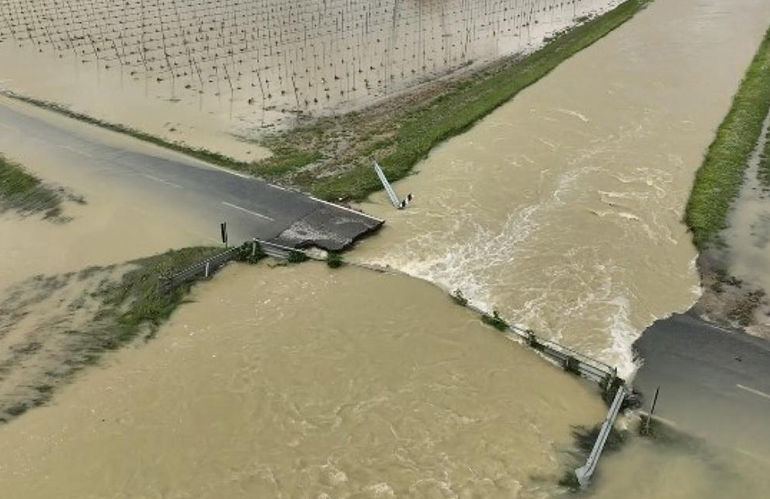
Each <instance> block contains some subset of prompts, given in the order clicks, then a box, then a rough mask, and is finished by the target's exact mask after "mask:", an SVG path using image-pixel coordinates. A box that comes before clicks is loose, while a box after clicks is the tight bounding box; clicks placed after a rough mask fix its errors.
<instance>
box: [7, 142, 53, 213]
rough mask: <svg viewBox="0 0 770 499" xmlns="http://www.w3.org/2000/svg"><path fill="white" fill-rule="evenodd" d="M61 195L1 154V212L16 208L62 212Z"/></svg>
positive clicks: (36, 211)
mask: <svg viewBox="0 0 770 499" xmlns="http://www.w3.org/2000/svg"><path fill="white" fill-rule="evenodd" d="M60 204H61V196H60V195H59V194H58V193H57V192H56V191H54V190H53V189H51V188H50V187H48V186H46V185H45V184H43V183H42V182H41V181H40V179H39V178H37V177H35V176H34V175H32V174H30V173H29V172H27V171H26V170H25V169H24V167H23V166H21V165H20V164H18V163H15V162H13V161H10V160H9V159H7V158H5V156H3V155H2V154H0V213H1V212H3V211H7V210H16V211H19V212H21V213H22V214H32V213H40V212H45V214H46V217H56V216H58V215H59V214H60V213H61V207H60Z"/></svg>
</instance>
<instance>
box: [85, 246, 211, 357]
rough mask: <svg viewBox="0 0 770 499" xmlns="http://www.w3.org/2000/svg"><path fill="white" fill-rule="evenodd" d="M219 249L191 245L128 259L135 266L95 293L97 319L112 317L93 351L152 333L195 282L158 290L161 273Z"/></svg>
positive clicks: (199, 258)
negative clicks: (97, 300) (98, 306)
mask: <svg viewBox="0 0 770 499" xmlns="http://www.w3.org/2000/svg"><path fill="white" fill-rule="evenodd" d="M220 252H222V249H221V248H217V247H208V246H203V247H192V248H184V249H179V250H171V251H167V252H166V253H163V254H160V255H156V256H152V257H149V258H143V259H141V260H136V261H134V262H131V263H132V264H134V265H136V267H137V268H136V269H134V270H131V271H129V272H128V273H126V274H125V275H124V276H123V278H122V279H121V280H120V281H119V282H117V283H111V284H109V285H107V286H106V287H105V288H103V289H101V290H100V292H99V295H98V297H99V298H100V299H101V301H102V306H103V309H102V311H101V312H100V316H99V318H100V319H105V318H106V317H112V320H111V321H110V322H112V321H114V322H113V324H114V326H113V327H111V328H109V330H108V331H105V332H104V334H102V335H99V336H95V337H94V338H95V341H97V343H95V344H94V345H93V349H94V350H95V351H101V350H112V349H115V348H118V347H120V346H121V345H124V344H126V343H128V342H130V341H132V340H133V339H134V338H136V337H137V336H138V335H139V334H140V333H144V334H147V335H148V336H152V335H153V334H154V333H155V332H156V331H157V329H158V328H159V327H160V325H161V324H163V323H164V322H165V321H166V320H167V319H168V318H169V317H170V316H171V314H172V312H173V311H174V310H176V308H177V307H178V306H179V305H180V304H181V303H183V301H184V299H185V298H186V297H187V295H188V293H189V291H190V288H191V287H192V285H193V284H194V282H190V283H187V284H183V285H180V286H177V287H175V288H174V289H172V290H169V291H168V292H161V290H160V276H161V275H170V274H174V273H176V272H179V271H181V270H184V269H186V268H188V267H190V266H191V265H193V264H196V263H198V262H201V261H204V260H206V259H207V258H210V257H212V256H214V255H216V254H217V253H220Z"/></svg>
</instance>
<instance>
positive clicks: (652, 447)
mask: <svg viewBox="0 0 770 499" xmlns="http://www.w3.org/2000/svg"><path fill="white" fill-rule="evenodd" d="M768 467H770V461H767V459H766V458H763V457H759V456H755V455H751V454H744V453H738V452H735V451H732V450H729V449H724V448H715V447H712V446H710V445H708V444H706V443H704V442H702V441H697V440H693V439H690V438H687V437H684V438H682V439H681V440H679V441H674V442H670V443H666V444H660V443H654V442H650V441H647V440H644V439H641V438H638V437H637V438H635V439H634V440H632V441H631V442H630V443H629V444H628V445H627V446H626V447H624V448H623V449H622V450H621V451H620V452H619V453H616V454H607V455H605V456H604V457H603V458H602V463H601V469H600V471H599V474H598V475H597V477H596V480H595V482H594V483H593V485H592V488H593V490H592V491H591V493H590V494H589V495H588V497H590V498H591V499H616V498H619V497H624V498H628V499H660V498H666V499H724V498H727V497H735V498H738V497H740V498H744V499H762V498H764V497H767V491H768V490H769V489H770V478H768V476H767V470H768Z"/></svg>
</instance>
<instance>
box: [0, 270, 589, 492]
mask: <svg viewBox="0 0 770 499" xmlns="http://www.w3.org/2000/svg"><path fill="white" fill-rule="evenodd" d="M194 299H195V300H196V302H197V303H195V304H193V305H188V306H185V307H184V308H182V310H180V311H179V312H178V313H177V314H176V315H175V316H174V318H173V319H172V322H171V324H170V325H169V326H167V327H165V328H164V329H163V331H162V332H161V334H159V336H158V338H157V339H156V340H154V341H152V342H151V343H149V344H147V345H145V346H142V347H140V348H137V349H129V351H126V352H123V353H121V354H120V355H118V356H117V358H116V359H114V360H113V362H111V363H110V364H111V365H109V366H108V367H107V368H105V369H103V370H100V371H99V372H92V373H91V374H90V375H88V376H84V377H83V379H81V380H79V381H78V382H77V383H76V384H75V385H73V386H71V387H70V388H69V389H67V390H66V391H65V393H63V394H62V395H61V397H59V399H58V402H56V403H54V404H52V405H51V406H50V407H45V408H41V409H37V410H35V411H32V412H30V413H29V414H27V415H25V416H24V417H22V418H19V419H18V420H16V421H14V422H12V423H10V424H8V425H6V426H5V427H2V428H1V429H0V439H1V441H2V442H3V447H4V448H8V449H14V452H13V453H10V454H8V458H7V459H6V458H4V459H3V460H2V461H0V482H2V483H3V497H8V498H32V497H35V498H48V497H51V498H53V497H56V498H57V499H66V498H72V499H85V498H103V497H175V498H176V497H180V498H181V497H195V498H207V497H211V498H228V499H235V498H239V497H244V498H246V497H249V498H253V497H286V498H289V497H291V498H295V497H308V498H311V497H312V498H318V497H415V498H427V497H448V496H449V497H485V498H486V497H489V498H491V497H508V498H509V497H546V496H547V495H548V494H549V493H550V492H549V491H553V490H554V487H555V486H554V483H555V482H556V481H557V480H558V479H559V478H560V474H561V473H562V472H563V470H564V469H563V467H562V466H563V465H565V463H568V462H569V460H568V459H567V457H568V456H567V454H566V451H567V450H568V449H569V448H570V446H571V442H570V440H571V437H570V427H571V425H573V424H584V425H592V424H593V423H594V422H595V421H597V420H599V419H600V418H601V415H602V413H603V405H602V404H601V402H600V401H599V400H598V398H597V397H595V395H593V393H592V389H591V388H589V387H588V385H587V384H585V383H583V382H580V381H578V380H577V379H575V378H572V377H569V376H566V375H564V374H562V373H560V372H559V370H557V369H554V368H553V367H552V366H550V365H549V364H547V363H546V362H545V361H544V360H542V359H540V358H538V357H537V356H534V355H532V354H531V353H530V352H528V351H527V350H526V349H525V348H524V347H522V346H520V345H518V344H516V343H514V342H511V341H509V340H507V339H506V338H505V337H503V336H501V335H500V334H499V333H496V332H494V331H493V330H491V329H489V328H485V327H484V326H482V325H481V323H480V322H479V321H478V318H477V317H476V316H475V315H474V314H472V313H469V312H468V311H467V310H465V309H463V308H461V307H457V306H456V305H454V304H452V302H451V300H449V299H448V297H447V296H446V295H445V294H444V293H441V292H440V291H439V290H438V289H436V288H434V287H433V286H431V285H429V284H427V283H421V282H419V281H414V280H413V279H410V278H408V277H405V276H398V275H386V274H377V273H374V272H370V271H365V270H359V269H343V270H341V271H331V270H329V269H327V268H326V266H325V265H322V264H307V265H303V266H301V267H279V268H274V269H270V268H267V265H260V266H259V267H257V268H250V267H245V266H240V265H237V266H233V267H230V268H228V269H227V270H226V271H224V272H223V273H222V274H221V275H219V276H217V278H216V279H215V280H214V281H213V282H211V283H208V284H205V285H202V286H200V287H199V288H198V289H197V290H196V292H195V293H194ZM439 311H440V313H439ZM75 456H77V458H76V459H73V457H75Z"/></svg>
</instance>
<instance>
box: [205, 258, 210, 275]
mask: <svg viewBox="0 0 770 499" xmlns="http://www.w3.org/2000/svg"><path fill="white" fill-rule="evenodd" d="M210 265H211V263H210V262H206V271H205V272H206V273H205V277H207V278H208V276H209V274H210V272H209V270H210V267H209V266H210Z"/></svg>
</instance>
